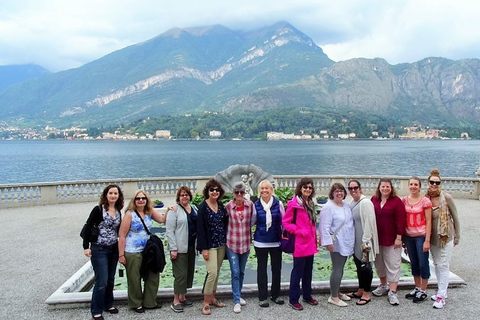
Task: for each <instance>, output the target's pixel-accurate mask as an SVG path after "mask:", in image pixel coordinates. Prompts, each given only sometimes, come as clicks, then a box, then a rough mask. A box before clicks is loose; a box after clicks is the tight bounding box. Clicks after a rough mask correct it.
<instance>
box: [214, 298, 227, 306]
mask: <svg viewBox="0 0 480 320" xmlns="http://www.w3.org/2000/svg"><path fill="white" fill-rule="evenodd" d="M211 305H214V306H215V307H217V308H223V307H225V304H224V303H221V302H219V301H218V300H217V299H215V300H213V301H212V302H211Z"/></svg>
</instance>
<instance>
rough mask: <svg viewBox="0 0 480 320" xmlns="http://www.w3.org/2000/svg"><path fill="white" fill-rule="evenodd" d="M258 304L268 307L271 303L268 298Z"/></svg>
mask: <svg viewBox="0 0 480 320" xmlns="http://www.w3.org/2000/svg"><path fill="white" fill-rule="evenodd" d="M258 305H259V306H260V307H262V308H268V307H269V306H270V305H269V304H268V301H267V300H262V301H260V302H259V303H258Z"/></svg>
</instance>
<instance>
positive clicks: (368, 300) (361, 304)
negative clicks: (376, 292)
mask: <svg viewBox="0 0 480 320" xmlns="http://www.w3.org/2000/svg"><path fill="white" fill-rule="evenodd" d="M362 301H365V303H359V302H362ZM370 301H372V299H363V298H360V300H358V301H357V302H355V304H356V305H357V306H364V305H366V304H367V303H369V302H370Z"/></svg>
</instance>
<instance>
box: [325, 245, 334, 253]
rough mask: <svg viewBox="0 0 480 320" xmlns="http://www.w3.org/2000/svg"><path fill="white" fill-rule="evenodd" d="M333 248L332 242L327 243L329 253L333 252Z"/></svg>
mask: <svg viewBox="0 0 480 320" xmlns="http://www.w3.org/2000/svg"><path fill="white" fill-rule="evenodd" d="M334 248H335V247H334V246H333V244H329V245H327V250H328V252H330V253H333V249H334Z"/></svg>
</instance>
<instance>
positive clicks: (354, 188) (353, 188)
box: [347, 186, 360, 191]
mask: <svg viewBox="0 0 480 320" xmlns="http://www.w3.org/2000/svg"><path fill="white" fill-rule="evenodd" d="M347 189H348V191H352V190H355V191H357V190H358V189H360V187H359V186H355V187H348V188H347Z"/></svg>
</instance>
